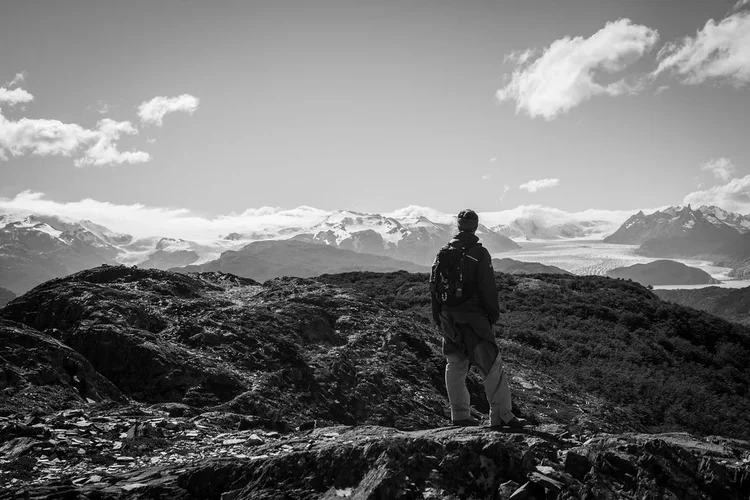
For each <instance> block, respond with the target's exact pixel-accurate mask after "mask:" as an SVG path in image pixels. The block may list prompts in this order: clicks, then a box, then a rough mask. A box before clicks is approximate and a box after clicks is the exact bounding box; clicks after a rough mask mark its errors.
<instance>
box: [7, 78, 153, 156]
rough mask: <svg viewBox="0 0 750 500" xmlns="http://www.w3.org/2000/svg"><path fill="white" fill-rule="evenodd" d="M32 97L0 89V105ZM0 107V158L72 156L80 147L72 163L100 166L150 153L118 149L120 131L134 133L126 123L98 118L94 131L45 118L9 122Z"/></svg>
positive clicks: (28, 99)
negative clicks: (77, 157) (78, 156)
mask: <svg viewBox="0 0 750 500" xmlns="http://www.w3.org/2000/svg"><path fill="white" fill-rule="evenodd" d="M33 98H34V97H33V96H32V95H31V94H29V93H28V92H26V91H25V90H23V89H21V88H16V89H13V90H11V91H7V90H6V89H4V88H0V104H2V103H10V104H11V105H12V104H18V103H22V102H30V101H31V100H32V99H33ZM1 111H2V110H0V160H4V161H5V160H8V159H9V158H10V157H20V156H26V155H31V156H73V155H74V154H77V153H79V151H81V150H83V156H82V157H80V158H79V159H77V160H76V161H75V165H76V166H86V165H94V166H103V165H113V164H122V163H143V162H146V161H149V160H150V159H151V156H150V155H149V154H148V153H144V152H142V151H128V152H120V151H118V150H117V147H116V144H115V141H117V140H118V139H119V138H120V135H121V134H136V133H138V131H137V130H136V129H135V127H133V125H132V124H131V123H130V122H115V121H113V120H109V119H105V120H101V121H100V122H99V123H98V124H97V129H96V130H89V129H86V128H84V127H82V126H80V125H77V124H75V123H64V122H61V121H59V120H50V119H45V118H35V119H30V118H21V119H20V120H17V121H13V120H9V119H7V118H6V117H5V116H3V115H2V112H1Z"/></svg>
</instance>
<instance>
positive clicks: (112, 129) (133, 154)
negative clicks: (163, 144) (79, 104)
mask: <svg viewBox="0 0 750 500" xmlns="http://www.w3.org/2000/svg"><path fill="white" fill-rule="evenodd" d="M97 127H98V134H97V136H96V139H95V141H94V143H93V144H92V145H91V146H90V147H89V148H88V149H87V150H86V152H85V153H84V155H83V157H81V158H79V159H77V160H76V161H75V166H76V167H85V166H89V165H93V166H95V167H102V166H105V165H122V164H123V163H146V162H147V161H149V160H150V159H151V155H149V154H148V153H145V152H143V151H124V152H122V151H118V150H117V144H115V141H117V140H118V139H119V138H120V135H121V134H129V135H134V134H137V133H138V130H136V128H135V127H134V126H133V125H132V124H131V123H130V122H116V121H114V120H110V119H109V118H105V119H104V120H101V121H99V123H97Z"/></svg>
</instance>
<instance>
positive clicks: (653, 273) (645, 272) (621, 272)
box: [607, 260, 721, 285]
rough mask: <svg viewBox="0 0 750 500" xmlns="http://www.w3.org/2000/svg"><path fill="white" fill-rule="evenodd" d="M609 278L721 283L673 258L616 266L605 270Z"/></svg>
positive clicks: (657, 282)
mask: <svg viewBox="0 0 750 500" xmlns="http://www.w3.org/2000/svg"><path fill="white" fill-rule="evenodd" d="M607 276H609V277H610V278H622V279H630V280H633V281H636V282H638V283H640V284H641V285H705V284H710V285H713V284H717V283H721V282H720V281H719V280H717V279H714V278H712V277H711V275H710V274H708V273H707V272H705V271H703V270H701V269H698V268H695V267H690V266H686V265H685V264H682V263H681V262H675V261H673V260H655V261H653V262H649V263H648V264H634V265H632V266H626V267H616V268H614V269H611V270H609V271H607Z"/></svg>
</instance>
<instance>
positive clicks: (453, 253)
mask: <svg viewBox="0 0 750 500" xmlns="http://www.w3.org/2000/svg"><path fill="white" fill-rule="evenodd" d="M478 226H479V216H477V214H476V212H474V211H473V210H471V209H466V210H462V211H461V212H460V213H459V214H458V234H457V235H456V236H454V238H453V239H452V240H451V241H450V242H449V243H448V244H447V245H446V246H444V247H443V248H441V249H440V251H439V252H438V254H437V256H436V258H435V263H434V264H433V265H432V272H431V273H430V294H431V296H432V317H433V319H434V320H435V324H437V326H438V327H439V328H440V329H441V331H442V333H443V355H444V356H445V360H446V366H445V388H446V390H447V392H448V400H449V402H450V405H451V421H452V423H453V425H458V426H475V425H479V421H477V420H475V419H474V418H473V417H472V416H471V414H470V406H469V391H468V389H467V388H466V374H467V373H468V371H469V363H471V364H473V365H475V366H476V367H477V368H479V371H480V372H481V373H482V376H483V378H484V390H485V394H486V396H487V400H488V401H489V403H490V425H491V426H493V427H502V426H508V427H512V428H520V427H523V426H524V425H525V423H526V422H525V420H524V419H521V418H518V417H516V416H515V415H514V414H513V412H512V411H511V401H510V387H509V386H508V377H507V375H506V374H505V371H504V370H503V363H502V360H501V358H500V349H499V348H498V346H497V343H496V342H495V333H494V330H493V325H494V324H495V323H496V322H497V320H498V319H499V317H500V307H499V305H498V300H497V288H496V287H495V271H494V269H492V258H491V257H490V253H489V252H488V251H487V249H486V248H484V247H483V246H482V244H481V243H479V238H478V237H477V236H476V235H475V234H474V233H475V232H476V230H477V227H478Z"/></svg>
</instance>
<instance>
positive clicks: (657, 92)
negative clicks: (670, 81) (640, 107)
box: [654, 85, 669, 95]
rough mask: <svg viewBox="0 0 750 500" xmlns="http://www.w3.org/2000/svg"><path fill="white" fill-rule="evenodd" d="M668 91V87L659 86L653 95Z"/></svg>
mask: <svg viewBox="0 0 750 500" xmlns="http://www.w3.org/2000/svg"><path fill="white" fill-rule="evenodd" d="M667 90H669V85H661V86H659V87H658V88H657V89H656V90H654V95H659V94H661V93H663V92H666V91H667Z"/></svg>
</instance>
